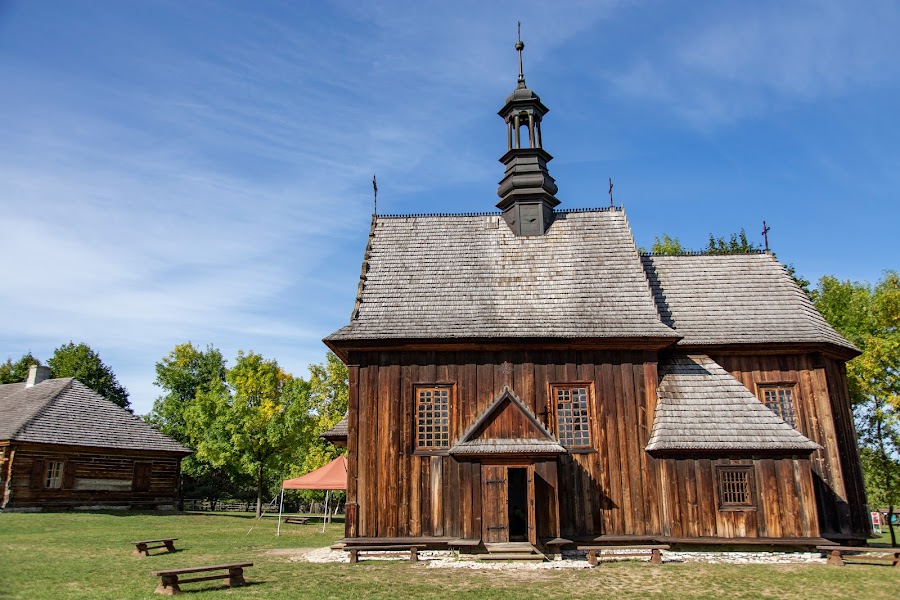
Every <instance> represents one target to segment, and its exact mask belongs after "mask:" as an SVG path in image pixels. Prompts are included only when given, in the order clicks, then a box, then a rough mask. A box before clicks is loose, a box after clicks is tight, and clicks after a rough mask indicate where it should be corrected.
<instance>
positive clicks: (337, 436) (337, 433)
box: [319, 413, 348, 441]
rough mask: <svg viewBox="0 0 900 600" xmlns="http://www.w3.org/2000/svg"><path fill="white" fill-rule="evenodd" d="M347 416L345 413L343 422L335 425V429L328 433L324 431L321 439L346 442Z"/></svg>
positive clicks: (342, 418)
mask: <svg viewBox="0 0 900 600" xmlns="http://www.w3.org/2000/svg"><path fill="white" fill-rule="evenodd" d="M347 414H348V413H344V416H343V417H341V420H340V421H338V422H337V423H335V424H334V427H332V428H331V429H329V430H327V431H323V432H322V433H321V434H320V435H319V437H322V438H325V439H326V440H328V441H332V440H344V441H346V439H347V433H348V428H347Z"/></svg>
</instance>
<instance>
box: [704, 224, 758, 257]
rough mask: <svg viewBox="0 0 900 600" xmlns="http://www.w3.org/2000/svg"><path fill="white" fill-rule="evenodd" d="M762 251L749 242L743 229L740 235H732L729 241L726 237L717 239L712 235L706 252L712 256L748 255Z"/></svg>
mask: <svg viewBox="0 0 900 600" xmlns="http://www.w3.org/2000/svg"><path fill="white" fill-rule="evenodd" d="M760 250H762V248H760V247H759V245H757V244H754V243H753V242H751V241H749V240H747V232H746V231H744V228H743V227H741V231H740V233H732V234H731V237H730V238H728V239H727V240H726V239H725V238H724V237H715V236H714V235H713V234H711V233H710V234H709V246H708V247H707V250H706V251H707V252H709V253H710V254H747V253H750V252H759V251H760Z"/></svg>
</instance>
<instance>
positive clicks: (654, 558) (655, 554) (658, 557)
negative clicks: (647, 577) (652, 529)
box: [650, 548, 662, 565]
mask: <svg viewBox="0 0 900 600" xmlns="http://www.w3.org/2000/svg"><path fill="white" fill-rule="evenodd" d="M650 562H651V563H653V564H654V565H661V564H662V553H661V552H660V551H659V548H653V549H652V550H651V551H650Z"/></svg>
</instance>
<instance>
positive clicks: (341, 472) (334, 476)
mask: <svg viewBox="0 0 900 600" xmlns="http://www.w3.org/2000/svg"><path fill="white" fill-rule="evenodd" d="M346 489H347V457H346V456H344V455H343V454H342V455H340V456H338V457H337V458H336V459H334V460H333V461H331V462H330V463H328V464H327V465H325V466H324V467H319V468H318V469H316V470H315V471H312V472H311V473H307V474H306V475H301V476H300V477H294V478H293V479H285V480H284V481H283V482H282V483H281V503H280V505H279V507H278V531H277V533H276V535H281V514H282V511H283V509H284V490H325V515H324V516H323V517H322V531H323V532H324V531H325V523H326V522H327V521H328V492H329V491H330V490H346Z"/></svg>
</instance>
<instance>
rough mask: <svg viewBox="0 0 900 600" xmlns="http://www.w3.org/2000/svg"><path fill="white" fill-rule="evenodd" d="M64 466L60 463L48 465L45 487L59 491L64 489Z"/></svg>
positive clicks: (49, 463) (50, 462) (54, 462)
mask: <svg viewBox="0 0 900 600" xmlns="http://www.w3.org/2000/svg"><path fill="white" fill-rule="evenodd" d="M62 473H63V464H62V463H61V462H59V461H49V462H48V463H47V478H46V479H45V480H44V487H46V488H49V489H59V488H61V487H62Z"/></svg>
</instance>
